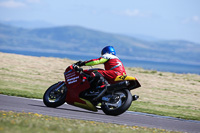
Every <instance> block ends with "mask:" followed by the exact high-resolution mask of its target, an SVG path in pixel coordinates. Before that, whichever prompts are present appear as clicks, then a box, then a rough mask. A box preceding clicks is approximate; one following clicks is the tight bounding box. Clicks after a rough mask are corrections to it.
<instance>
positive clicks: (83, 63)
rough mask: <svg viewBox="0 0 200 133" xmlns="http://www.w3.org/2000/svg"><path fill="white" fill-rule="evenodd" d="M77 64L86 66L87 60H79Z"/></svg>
mask: <svg viewBox="0 0 200 133" xmlns="http://www.w3.org/2000/svg"><path fill="white" fill-rule="evenodd" d="M76 64H77V66H80V67H81V66H85V62H84V61H78V62H77V63H76Z"/></svg>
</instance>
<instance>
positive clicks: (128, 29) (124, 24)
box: [0, 0, 200, 43]
mask: <svg viewBox="0 0 200 133" xmlns="http://www.w3.org/2000/svg"><path fill="white" fill-rule="evenodd" d="M15 20H17V21H19V20H23V21H35V20H36V21H45V22H48V23H51V24H53V25H55V26H63V25H78V26H83V27H86V28H90V29H96V30H100V31H105V32H110V33H122V34H129V35H135V34H140V35H148V36H152V37H156V38H161V39H183V40H188V41H193V42H197V43H200V0H0V21H15Z"/></svg>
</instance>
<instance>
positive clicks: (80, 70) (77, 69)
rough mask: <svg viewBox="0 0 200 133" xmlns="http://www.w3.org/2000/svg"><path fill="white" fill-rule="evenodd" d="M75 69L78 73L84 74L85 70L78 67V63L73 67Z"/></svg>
mask: <svg viewBox="0 0 200 133" xmlns="http://www.w3.org/2000/svg"><path fill="white" fill-rule="evenodd" d="M73 68H74V70H75V71H77V72H82V71H83V68H80V67H78V65H76V63H75V64H74V65H73Z"/></svg>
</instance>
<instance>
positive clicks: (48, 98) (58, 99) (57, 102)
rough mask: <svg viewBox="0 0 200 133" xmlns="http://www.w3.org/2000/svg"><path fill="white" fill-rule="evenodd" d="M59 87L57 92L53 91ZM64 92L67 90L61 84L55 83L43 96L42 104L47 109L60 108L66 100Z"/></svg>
mask: <svg viewBox="0 0 200 133" xmlns="http://www.w3.org/2000/svg"><path fill="white" fill-rule="evenodd" d="M58 87H60V89H59V90H58V91H55V90H56V88H58ZM66 91H67V88H66V86H65V84H64V82H63V83H61V84H60V83H56V84H54V85H52V86H50V87H49V88H48V89H47V90H46V92H45V93H44V96H43V102H44V104H45V105H46V106H47V107H53V108H56V107H58V106H61V105H63V104H64V103H65V99H66V94H67V93H66Z"/></svg>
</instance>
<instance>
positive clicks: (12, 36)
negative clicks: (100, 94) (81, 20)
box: [0, 24, 200, 64]
mask: <svg viewBox="0 0 200 133" xmlns="http://www.w3.org/2000/svg"><path fill="white" fill-rule="evenodd" d="M105 45H112V46H114V47H115V48H116V50H117V52H118V55H119V56H121V58H129V59H139V60H151V61H164V62H178V63H187V64H200V59H199V57H200V44H196V43H193V42H188V41H183V40H170V41H167V40H160V41H144V40H140V39H137V38H134V37H129V36H125V35H119V34H112V33H105V32H100V31H95V30H91V29H86V28H83V27H78V26H63V27H53V28H43V29H33V30H30V29H22V28H17V27H12V26H7V25H3V24H0V50H21V51H38V52H49V53H51V52H54V53H71V54H85V55H88V54H89V55H96V56H99V53H100V50H101V49H102V48H103V47H104V46H105Z"/></svg>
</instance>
